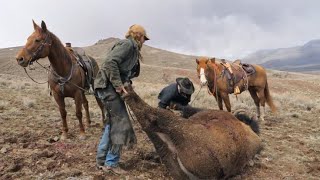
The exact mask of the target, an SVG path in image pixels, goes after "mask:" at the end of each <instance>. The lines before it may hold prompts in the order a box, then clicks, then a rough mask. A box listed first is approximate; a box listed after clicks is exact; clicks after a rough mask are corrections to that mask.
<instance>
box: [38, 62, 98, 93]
mask: <svg viewBox="0 0 320 180" xmlns="http://www.w3.org/2000/svg"><path fill="white" fill-rule="evenodd" d="M36 62H37V63H38V64H39V65H40V66H41V67H42V68H44V69H46V70H47V71H49V72H52V73H53V74H54V75H56V76H58V78H60V79H63V78H64V77H62V76H60V75H59V74H57V73H56V72H55V71H52V70H51V69H49V68H47V67H45V66H43V65H42V64H40V63H39V62H38V61H36ZM72 65H73V64H72ZM72 67H73V66H72ZM72 71H73V68H72ZM71 75H72V72H71ZM70 79H71V76H70V77H69V78H68V79H67V80H66V81H65V82H64V83H70V84H72V85H74V86H75V87H77V88H78V89H81V90H82V91H84V92H86V93H88V94H89V95H94V96H95V97H98V96H96V95H95V94H94V93H91V92H90V91H88V90H86V89H84V88H82V87H80V86H78V85H76V84H74V83H73V82H71V81H69V80H70ZM47 82H48V81H47Z"/></svg>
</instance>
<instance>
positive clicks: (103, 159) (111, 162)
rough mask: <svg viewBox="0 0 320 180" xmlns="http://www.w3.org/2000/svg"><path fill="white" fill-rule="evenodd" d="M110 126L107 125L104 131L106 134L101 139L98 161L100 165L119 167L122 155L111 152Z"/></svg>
mask: <svg viewBox="0 0 320 180" xmlns="http://www.w3.org/2000/svg"><path fill="white" fill-rule="evenodd" d="M109 132H110V125H109V124H107V125H106V127H105V130H104V133H103V135H102V137H101V139H100V143H99V146H98V150H97V157H96V161H97V164H98V165H101V166H102V165H104V166H111V167H116V166H118V162H119V160H120V154H113V153H112V152H111V151H110V147H109V144H110V143H109V142H110V136H109V135H110V134H109Z"/></svg>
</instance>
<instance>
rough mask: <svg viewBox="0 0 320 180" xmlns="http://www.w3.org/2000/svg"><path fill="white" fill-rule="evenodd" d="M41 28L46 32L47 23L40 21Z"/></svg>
mask: <svg viewBox="0 0 320 180" xmlns="http://www.w3.org/2000/svg"><path fill="white" fill-rule="evenodd" d="M41 29H42V30H43V32H47V25H46V23H45V22H44V21H42V22H41Z"/></svg>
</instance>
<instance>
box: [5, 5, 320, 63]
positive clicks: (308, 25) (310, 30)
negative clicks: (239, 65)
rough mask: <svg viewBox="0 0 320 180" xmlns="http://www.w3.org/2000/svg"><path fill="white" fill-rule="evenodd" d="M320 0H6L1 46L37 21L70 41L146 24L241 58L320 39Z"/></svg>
mask: <svg viewBox="0 0 320 180" xmlns="http://www.w3.org/2000/svg"><path fill="white" fill-rule="evenodd" d="M318 7H320V1H317V0H306V1H299V0H282V1H278V0H269V1H259V0H219V1H218V0H216V1H212V0H175V1H172V0H148V1H147V0H135V1H132V0H117V1H114V0H113V1H109V0H108V1H107V0H90V1H89V0H86V1H78V0H68V1H65V0H46V1H43V0H28V1H22V0H20V1H19V0H10V1H1V2H0V17H1V19H2V26H1V28H0V35H1V38H0V48H3V47H9V46H18V45H23V44H24V43H25V41H26V38H27V36H28V35H29V34H31V33H32V31H33V26H32V21H31V20H32V19H34V20H35V21H37V22H38V23H40V22H41V20H45V22H46V23H47V26H48V28H49V29H50V30H51V31H52V32H53V33H55V34H56V35H57V36H58V37H59V38H60V39H61V40H62V41H63V42H67V41H70V42H72V43H73V44H74V45H75V46H88V45H92V44H93V43H95V42H96V41H98V40H99V39H104V38H108V37H118V38H123V36H124V34H125V32H126V30H127V28H128V27H129V26H130V25H132V24H134V23H138V24H141V25H143V26H145V28H146V29H147V32H148V33H149V36H150V37H151V40H150V41H149V42H147V44H148V45H151V46H154V47H158V48H161V49H166V50H171V51H175V52H180V53H185V54H194V55H205V56H215V57H225V58H241V57H243V56H245V55H246V54H248V53H250V52H254V51H256V50H259V49H270V48H279V47H289V46H295V45H301V44H303V43H305V42H307V41H309V40H312V39H317V38H320V33H319V29H320V23H318V21H319V20H318V18H319V17H320V16H319V15H320V12H319V11H318Z"/></svg>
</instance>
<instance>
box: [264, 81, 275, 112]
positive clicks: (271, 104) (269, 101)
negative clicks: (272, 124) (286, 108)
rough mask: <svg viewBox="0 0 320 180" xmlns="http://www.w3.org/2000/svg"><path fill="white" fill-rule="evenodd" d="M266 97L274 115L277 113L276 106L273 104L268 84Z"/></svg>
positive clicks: (265, 90)
mask: <svg viewBox="0 0 320 180" xmlns="http://www.w3.org/2000/svg"><path fill="white" fill-rule="evenodd" d="M264 96H265V97H266V101H267V104H268V105H269V107H270V108H271V111H272V112H273V113H274V112H276V111H277V108H276V106H275V105H274V104H273V100H272V97H271V95H270V91H269V87H268V82H266V87H265V88H264Z"/></svg>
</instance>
